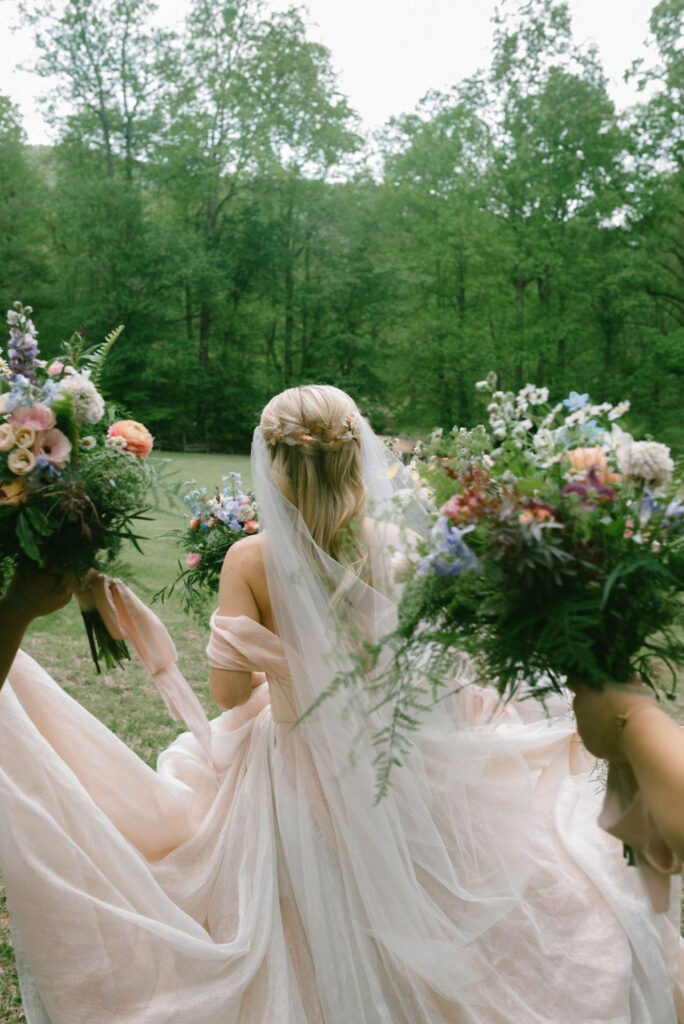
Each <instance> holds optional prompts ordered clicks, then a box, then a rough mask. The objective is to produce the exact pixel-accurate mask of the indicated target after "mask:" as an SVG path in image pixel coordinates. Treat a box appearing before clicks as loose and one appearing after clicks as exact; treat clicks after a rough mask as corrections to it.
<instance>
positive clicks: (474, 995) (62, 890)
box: [0, 431, 684, 1024]
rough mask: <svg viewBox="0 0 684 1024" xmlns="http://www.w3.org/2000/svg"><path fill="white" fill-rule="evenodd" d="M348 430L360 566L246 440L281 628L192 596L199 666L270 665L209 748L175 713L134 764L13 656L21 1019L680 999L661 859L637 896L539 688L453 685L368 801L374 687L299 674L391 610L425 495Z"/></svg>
mask: <svg viewBox="0 0 684 1024" xmlns="http://www.w3.org/2000/svg"><path fill="white" fill-rule="evenodd" d="M368 434H369V435H370V436H366V434H364V437H363V442H362V443H363V445H364V449H363V450H364V457H365V459H366V477H367V481H368V488H369V513H370V515H371V516H372V520H373V523H375V525H374V526H372V528H370V529H369V535H368V536H369V541H368V542H369V564H370V567H371V578H372V583H373V585H372V586H371V585H370V584H368V583H364V582H363V581H361V580H359V579H357V578H350V576H349V574H348V573H346V572H345V570H344V568H343V567H342V566H340V565H339V564H338V563H334V562H333V561H332V560H331V559H329V558H328V557H327V556H326V555H325V554H324V553H323V552H321V551H320V549H317V548H316V546H315V545H314V543H313V541H312V539H311V537H310V535H309V533H308V531H307V530H306V527H305V525H304V524H303V523H302V521H301V517H299V516H298V513H297V512H296V510H295V509H293V507H292V506H291V505H288V503H287V502H286V501H285V499H284V498H282V496H281V495H280V494H279V492H277V490H276V488H274V487H273V485H272V482H271V480H270V474H269V472H268V452H267V451H266V449H265V445H264V444H263V441H262V440H261V438H260V437H259V435H258V434H257V436H256V438H255V445H254V476H255V483H256V487H257V495H258V498H259V501H260V512H261V521H262V523H263V524H264V525H265V527H266V538H265V542H264V557H265V565H266V572H267V579H268V586H269V594H270V596H271V600H272V607H273V612H274V618H275V622H276V626H277V635H276V634H274V633H271V632H269V631H268V630H266V629H265V628H264V627H263V626H261V625H259V624H258V623H256V622H254V621H252V620H251V619H248V618H245V617H239V618H226V617H222V616H219V615H215V616H214V617H213V618H212V631H211V640H210V643H209V647H208V654H209V660H210V663H211V664H212V665H213V666H215V667H217V668H223V669H237V670H240V671H249V670H255V669H256V670H260V671H265V672H266V675H267V679H268V683H267V684H264V685H263V686H260V687H258V688H256V689H254V690H253V691H252V694H251V697H250V699H249V700H248V702H247V703H246V704H244V705H242V706H241V707H238V708H235V709H233V710H232V711H227V712H225V713H224V714H222V715H219V716H218V717H217V718H215V719H214V720H213V721H212V722H211V723H210V736H209V740H208V744H206V746H207V747H208V750H209V754H210V757H209V758H208V757H207V753H206V751H205V749H203V742H201V741H200V740H199V739H198V738H197V736H195V735H193V734H192V733H186V734H183V735H182V736H180V737H179V738H178V739H177V740H176V741H175V742H174V743H172V744H171V746H170V747H169V748H168V749H167V750H166V751H164V752H163V753H162V754H161V755H160V757H159V761H158V766H157V770H156V771H153V770H152V769H150V768H148V767H147V766H146V765H145V764H144V763H143V762H141V761H140V760H139V759H138V758H137V757H136V756H135V755H134V754H133V753H132V752H131V751H130V750H129V749H128V748H127V747H126V746H125V744H123V743H122V742H121V741H120V740H119V739H118V738H117V737H116V736H114V735H113V734H112V733H111V732H110V731H109V730H107V729H106V728H105V727H104V726H103V725H102V724H101V723H99V722H98V721H97V720H96V719H95V718H93V717H92V716H91V715H90V714H89V713H88V712H86V711H85V710H84V709H83V708H82V707H81V706H80V705H79V704H78V703H77V702H76V701H74V700H72V699H71V698H70V697H69V696H68V695H66V694H65V693H64V692H63V691H62V690H61V688H60V687H59V686H57V684H56V683H55V682H54V681H53V680H52V679H51V678H50V677H49V676H48V675H47V674H46V673H45V672H44V671H43V670H42V669H41V668H40V666H38V665H37V664H36V663H35V662H34V661H33V660H32V659H30V658H29V657H28V656H27V655H26V654H24V653H20V654H19V655H18V656H17V659H16V660H15V663H14V665H13V667H12V670H11V673H10V676H9V680H8V683H7V684H6V685H5V687H4V688H3V690H2V691H1V692H0V813H1V814H2V829H1V830H0V871H2V874H3V876H4V879H5V882H6V885H7V891H8V900H9V907H10V913H11V917H12V927H13V931H14V934H15V938H16V944H17V952H18V957H17V962H18V966H19V969H20V975H21V984H22V995H23V998H24V1005H25V1011H26V1016H27V1020H28V1021H29V1024H100V1022H102V1024H109V1022H112V1024H113V1022H119V1024H171V1022H174V1024H185V1022H186V1021H187V1022H190V1021H192V1022H193V1024H233V1022H234V1024H271V1022H272V1024H350V1022H354V1024H549V1022H551V1021H552V1022H554V1024H592V1022H593V1024H675V1022H676V1019H677V1017H676V1010H675V1002H676V1000H678V999H680V995H681V994H680V990H679V987H678V981H677V970H678V958H679V956H680V945H679V940H678V932H677V928H676V909H675V908H676V904H677V893H676V889H677V885H676V882H675V881H674V880H673V881H672V883H671V885H672V896H673V900H672V904H671V906H672V914H671V918H669V919H668V917H667V915H655V914H654V913H652V911H651V910H650V907H649V905H648V901H647V899H646V897H645V893H644V890H643V887H642V884H641V881H640V879H639V876H638V875H637V873H636V872H635V871H633V870H632V869H630V868H628V867H627V866H626V865H625V863H624V861H623V858H622V855H621V844H620V843H619V842H618V841H617V840H616V839H614V838H613V837H611V836H608V835H607V834H605V833H604V832H602V831H601V830H600V829H599V827H598V826H597V824H596V817H597V814H598V811H599V807H600V803H601V793H600V785H599V783H598V781H597V778H596V775H595V772H594V762H593V760H592V759H591V758H588V757H587V756H586V754H585V753H584V752H583V751H582V750H581V748H580V746H579V744H578V741H577V736H576V734H575V732H574V728H573V723H572V719H571V718H570V717H569V716H568V715H567V713H566V709H565V707H564V706H562V704H560V703H559V705H558V706H557V707H556V708H555V709H554V710H555V712H556V714H555V717H553V718H552V719H550V720H547V719H546V718H543V717H540V716H538V715H537V713H536V709H535V708H533V707H531V706H530V705H529V704H528V703H524V704H522V705H515V706H514V705H507V706H505V707H501V706H499V705H498V704H497V703H496V700H495V698H494V697H493V696H492V695H491V694H490V693H489V692H488V691H486V690H483V689H479V688H478V687H475V686H470V687H467V688H464V689H463V690H462V691H461V692H460V693H459V694H457V695H455V696H454V697H453V698H451V699H450V700H447V701H444V702H443V705H442V706H441V707H440V708H438V709H436V710H435V712H434V714H432V715H430V716H429V717H428V719H427V721H426V724H425V726H424V728H422V729H421V730H420V731H419V733H417V734H416V742H415V744H414V747H413V749H412V751H411V753H410V755H409V756H408V757H407V759H406V763H405V764H404V766H403V767H402V768H401V769H398V770H397V771H396V773H395V775H394V777H393V782H392V786H391V788H390V792H389V794H388V796H387V797H385V798H384V799H383V800H382V801H381V802H380V803H379V804H376V803H375V801H374V781H375V780H374V774H375V770H374V765H373V757H374V748H373V734H374V733H375V732H376V731H377V728H378V727H382V726H383V724H384V719H383V716H384V714H385V713H386V712H385V711H383V709H373V708H371V707H369V706H368V700H367V697H366V695H365V694H364V692H363V691H362V690H359V691H358V692H356V691H352V693H351V697H350V694H349V692H348V691H344V690H343V691H340V692H337V693H334V694H333V695H331V696H329V697H326V698H325V699H321V697H322V696H323V694H324V693H326V692H328V691H329V690H330V687H331V682H332V681H333V680H334V679H335V678H336V677H337V676H338V675H339V674H340V673H344V672H346V671H348V669H349V666H350V664H351V662H352V660H353V659H354V658H355V657H357V656H358V654H359V651H362V650H363V642H364V641H373V640H375V639H377V638H379V637H381V636H382V635H384V633H386V632H387V630H388V628H391V627H392V625H393V623H394V622H396V604H395V599H396V597H397V590H398V584H397V578H396V569H397V566H398V565H399V564H400V563H401V561H402V559H405V558H406V551H407V549H409V548H410V545H411V540H410V537H409V536H407V531H408V530H409V529H410V530H411V531H416V532H420V530H421V528H422V520H423V511H422V509H421V506H420V502H419V501H418V499H417V496H416V494H415V493H414V492H412V491H411V489H410V487H409V486H408V483H407V480H406V479H405V477H404V476H403V475H402V474H403V470H402V469H401V468H400V467H398V466H397V465H396V464H394V463H392V461H391V460H390V459H388V457H386V456H385V454H384V453H383V452H382V450H381V449H380V448H379V447H377V446H375V445H374V439H373V438H372V435H371V434H370V432H369V431H368ZM402 491H405V492H406V493H405V494H403V495H402ZM396 494H398V495H399V497H400V499H401V503H400V504H399V505H397V502H396V501H395V500H394V496H395V495H396ZM397 507H399V508H400V509H401V512H400V513H397V512H396V509H397ZM179 699H180V698H179ZM317 702H318V703H317ZM313 705H315V707H314V710H312V711H311V713H310V714H308V715H307V716H306V717H305V718H304V719H303V721H301V722H300V723H299V724H297V725H294V723H295V721H296V720H297V719H298V718H299V716H301V715H302V714H303V713H304V712H306V711H307V709H309V708H311V707H312V706H313ZM201 733H202V730H201V729H200V735H201ZM350 754H353V756H351V757H350ZM680 1009H684V1006H681V1007H680Z"/></svg>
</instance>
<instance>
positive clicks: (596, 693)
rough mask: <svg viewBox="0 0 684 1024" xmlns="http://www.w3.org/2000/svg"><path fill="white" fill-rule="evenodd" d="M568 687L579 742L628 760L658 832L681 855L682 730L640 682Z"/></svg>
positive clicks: (683, 817) (683, 855)
mask: <svg viewBox="0 0 684 1024" xmlns="http://www.w3.org/2000/svg"><path fill="white" fill-rule="evenodd" d="M573 689H574V690H575V692H576V696H575V702H574V708H575V714H576V716H577V729H578V732H579V734H580V736H581V737H582V739H583V741H584V744H585V746H586V747H587V749H588V750H589V751H591V753H592V754H594V755H595V756H596V757H601V758H604V759H605V760H607V761H612V762H614V763H615V764H618V765H620V764H622V765H624V764H627V765H629V767H630V768H631V769H632V772H633V773H634V777H635V779H636V782H637V783H638V785H639V789H640V790H641V793H642V795H643V797H644V799H645V801H646V803H647V805H648V808H649V811H650V813H651V817H652V818H653V821H654V823H655V825H656V827H657V829H658V831H659V833H660V835H661V836H662V838H663V839H664V840H665V842H666V843H667V844H668V846H669V847H670V849H671V850H672V851H673V853H675V854H676V856H677V857H678V858H679V859H680V860H684V730H682V728H681V727H680V726H679V725H677V723H676V722H675V721H673V720H672V719H671V718H670V717H669V715H666V714H665V712H664V711H662V710H661V709H660V708H659V707H658V704H657V702H656V700H655V698H654V697H653V695H652V693H651V691H650V690H649V689H648V687H646V686H644V684H643V683H640V682H634V684H633V685H629V686H626V687H622V688H618V687H616V686H604V687H603V689H602V690H596V689H594V688H592V687H589V686H586V685H584V684H578V685H576V686H573Z"/></svg>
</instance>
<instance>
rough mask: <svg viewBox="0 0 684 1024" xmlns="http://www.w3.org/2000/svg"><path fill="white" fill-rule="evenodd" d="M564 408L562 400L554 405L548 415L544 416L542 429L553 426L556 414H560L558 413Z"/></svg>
mask: <svg viewBox="0 0 684 1024" xmlns="http://www.w3.org/2000/svg"><path fill="white" fill-rule="evenodd" d="M562 408H563V403H562V402H559V403H558V405H554V407H553V409H551V410H550V412H548V413H547V415H546V416H545V417H544V419H543V420H542V421H541V426H542V429H543V428H544V427H550V426H551V424H552V423H553V421H554V420H555V418H556V416H557V415H558V413H559V412H560V411H561V409H562Z"/></svg>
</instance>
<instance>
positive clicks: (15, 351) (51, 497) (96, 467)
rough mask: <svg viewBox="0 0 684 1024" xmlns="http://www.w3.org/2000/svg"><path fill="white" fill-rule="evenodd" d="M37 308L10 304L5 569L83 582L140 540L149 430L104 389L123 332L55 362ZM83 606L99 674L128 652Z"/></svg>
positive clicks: (66, 346) (0, 489)
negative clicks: (47, 353)
mask: <svg viewBox="0 0 684 1024" xmlns="http://www.w3.org/2000/svg"><path fill="white" fill-rule="evenodd" d="M31 313H32V310H31V307H30V306H22V304H21V303H20V302H16V303H15V304H14V308H13V309H11V310H9V312H8V314H7V322H8V324H9V329H10V339H9V344H8V347H7V360H5V359H3V358H2V354H1V352H0V566H1V567H2V569H3V570H4V573H5V575H7V573H8V571H10V570H13V569H14V567H15V566H16V565H17V563H20V562H21V560H22V559H28V560H30V561H32V562H35V563H37V564H38V565H39V566H41V567H45V566H54V567H56V568H57V569H58V570H59V571H60V572H63V573H69V572H70V573H72V574H73V575H74V576H75V577H76V579H77V580H82V579H83V576H84V575H85V573H86V572H87V571H88V569H90V568H98V569H101V568H104V567H105V565H106V564H107V562H108V561H109V560H111V559H113V558H114V557H115V556H116V555H117V554H118V552H119V550H120V548H121V545H122V543H123V541H124V540H130V541H132V543H133V544H135V546H136V547H137V546H138V545H137V537H136V535H135V533H134V532H133V524H134V523H135V521H136V520H139V519H141V518H143V517H144V513H145V512H146V511H147V508H148V507H149V500H150V491H151V489H152V488H153V486H154V484H155V476H156V474H155V472H154V469H153V467H152V465H151V464H150V463H148V462H146V459H147V456H148V455H149V454H150V451H151V449H152V443H153V442H152V436H151V435H150V433H149V431H148V430H147V429H146V428H145V427H144V426H142V424H140V423H136V422H135V421H133V420H117V419H116V414H115V409H114V407H113V406H112V405H111V404H109V403H106V402H105V400H104V399H103V397H102V395H101V394H100V391H99V389H98V385H99V378H100V373H101V371H102V367H103V364H104V360H105V358H106V356H107V353H108V352H109V350H110V349H111V347H112V345H113V344H114V342H115V341H116V339H117V338H118V337H119V335H120V334H121V331H122V330H123V328H122V327H120V328H117V330H115V331H113V332H112V333H111V334H110V335H108V336H107V338H106V339H105V342H104V344H102V345H99V346H95V347H93V348H86V345H85V339H84V337H83V335H82V334H80V333H76V334H74V335H73V336H72V337H71V339H70V340H69V341H68V342H64V343H63V344H62V350H61V354H60V356H59V358H58V359H55V360H54V361H53V362H51V363H50V364H49V365H48V364H47V363H46V362H45V361H44V360H41V359H39V358H38V355H39V351H38V343H37V340H36V336H37V331H36V328H35V326H34V324H33V322H32V320H31V318H30V317H31ZM2 582H6V580H5V581H0V583H2ZM77 596H79V595H78V592H77ZM81 600H82V601H84V600H85V598H84V597H83V596H82V597H81ZM82 611H83V616H84V620H85V624H86V629H87V633H88V639H89V642H90V647H91V653H92V654H93V658H94V661H95V664H96V666H97V667H98V670H99V664H98V657H104V659H105V661H106V663H107V665H108V666H111V665H112V664H114V663H116V662H118V661H119V660H120V659H121V658H122V657H125V656H126V655H127V652H126V648H125V645H124V644H123V643H122V641H117V640H113V639H112V638H111V637H110V636H109V634H108V633H107V632H106V630H105V629H104V626H103V624H102V623H101V620H100V618H99V615H98V613H97V612H95V611H94V610H93V609H91V608H89V607H87V606H86V605H85V604H84V603H82Z"/></svg>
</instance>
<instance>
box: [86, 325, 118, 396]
mask: <svg viewBox="0 0 684 1024" xmlns="http://www.w3.org/2000/svg"><path fill="white" fill-rule="evenodd" d="M123 329H124V325H123V324H119V326H118V327H115V328H114V330H113V331H110V332H109V334H106V335H105V340H104V341H103V342H102V344H101V345H95V346H94V347H93V348H91V349H89V350H88V351H87V352H84V354H83V359H84V360H85V361H87V362H88V363H89V365H90V379H91V381H92V382H93V384H94V385H95V387H99V385H100V376H101V375H102V370H103V367H104V364H105V361H106V359H107V356H108V355H109V353H110V351H111V348H112V345H113V344H114V342H115V341H116V340H117V338H119V337H120V336H121V334H122V332H123Z"/></svg>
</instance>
